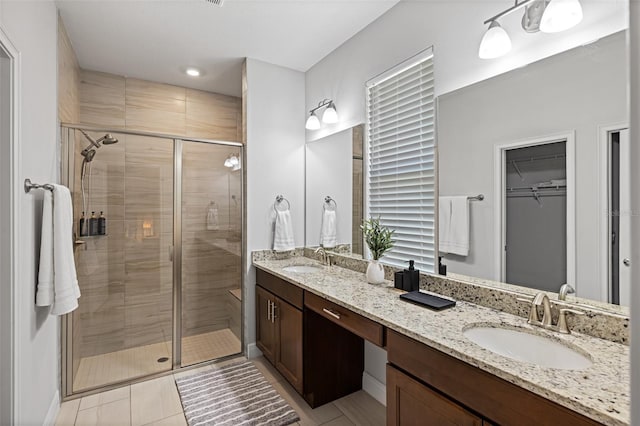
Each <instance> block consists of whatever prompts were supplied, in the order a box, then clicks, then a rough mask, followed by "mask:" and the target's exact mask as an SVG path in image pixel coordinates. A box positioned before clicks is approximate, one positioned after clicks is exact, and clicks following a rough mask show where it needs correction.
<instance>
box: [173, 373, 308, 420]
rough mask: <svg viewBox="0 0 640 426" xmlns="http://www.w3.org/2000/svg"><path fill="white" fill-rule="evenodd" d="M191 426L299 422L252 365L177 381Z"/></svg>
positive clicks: (296, 416) (201, 374) (288, 406)
mask: <svg viewBox="0 0 640 426" xmlns="http://www.w3.org/2000/svg"><path fill="white" fill-rule="evenodd" d="M176 385H178V392H179V393H180V399H181V400H182V407H183V408H184V414H185V417H186V418H187V422H188V423H189V426H201V425H216V426H218V425H220V426H224V425H229V426H231V425H233V426H237V425H243V426H245V425H246V426H257V425H269V426H285V425H289V424H291V423H295V422H297V421H298V420H300V418H299V417H298V414H297V413H296V412H295V411H294V410H293V408H291V406H290V405H289V404H287V402H286V401H285V400H284V399H283V398H282V397H281V396H280V394H278V392H277V391H276V390H275V389H274V388H273V387H272V386H271V385H270V384H269V382H267V380H266V379H265V378H264V376H263V375H262V373H260V371H258V369H257V368H256V367H255V366H254V365H253V363H251V362H250V361H245V362H240V363H237V364H232V365H227V366H226V367H222V368H219V369H215V370H211V371H205V372H202V373H198V374H195V375H193V376H189V377H184V378H181V379H176Z"/></svg>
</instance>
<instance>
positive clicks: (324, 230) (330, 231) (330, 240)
mask: <svg viewBox="0 0 640 426" xmlns="http://www.w3.org/2000/svg"><path fill="white" fill-rule="evenodd" d="M336 228H337V226H336V212H335V210H327V209H324V213H323V214H322V227H321V230H320V245H321V246H322V247H326V248H334V247H335V246H336V243H337V239H338V238H337V232H338V231H337V229H336Z"/></svg>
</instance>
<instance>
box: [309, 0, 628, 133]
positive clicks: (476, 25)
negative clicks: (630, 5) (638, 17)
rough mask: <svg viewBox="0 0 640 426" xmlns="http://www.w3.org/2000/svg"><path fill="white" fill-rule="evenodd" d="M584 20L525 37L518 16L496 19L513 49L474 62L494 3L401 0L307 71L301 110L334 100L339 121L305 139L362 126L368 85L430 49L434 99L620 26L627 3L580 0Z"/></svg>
mask: <svg viewBox="0 0 640 426" xmlns="http://www.w3.org/2000/svg"><path fill="white" fill-rule="evenodd" d="M581 3H582V5H583V11H584V19H583V21H582V22H581V23H580V24H579V25H578V26H577V27H575V28H573V29H572V30H570V31H566V32H563V33H558V34H543V33H537V34H533V35H531V34H526V33H525V32H524V31H522V29H521V28H520V27H519V25H520V19H521V17H522V14H521V13H515V14H513V15H511V16H509V17H507V18H505V19H503V20H502V21H501V23H502V25H503V27H504V28H505V29H506V30H507V31H509V34H510V36H511V39H512V43H513V50H512V51H511V52H510V53H509V54H508V55H506V56H504V57H502V58H499V59H494V60H482V59H479V58H478V53H477V52H478V46H479V44H480V40H481V39H482V35H483V34H484V31H485V30H486V26H484V25H483V24H482V23H483V21H484V20H485V19H487V18H489V17H491V16H493V15H495V14H496V13H498V12H500V11H501V10H503V9H504V8H506V7H508V6H509V3H508V2H498V1H468V0H447V1H437V2H436V1H427V0H422V1H408V2H407V1H405V2H400V3H398V4H397V5H396V6H394V7H393V8H392V9H390V10H389V12H387V13H385V14H384V15H382V16H381V17H380V18H378V19H377V20H376V21H375V22H373V23H372V24H371V25H369V26H367V27H366V28H365V29H364V30H362V31H361V32H359V33H358V34H356V35H355V36H354V37H352V38H351V39H350V40H348V41H347V42H345V43H344V44H343V45H342V46H340V47H339V48H338V49H336V50H335V51H333V52H332V53H331V54H329V55H328V56H326V57H325V58H324V59H322V60H321V61H320V62H318V63H317V64H316V65H314V66H313V67H312V68H311V69H310V70H309V71H308V72H307V73H306V93H307V96H306V104H307V110H309V109H311V108H313V106H315V105H317V103H318V102H319V101H320V100H322V99H324V98H330V99H333V100H334V101H335V103H336V107H337V110H338V113H339V114H340V122H339V123H337V124H335V125H332V126H323V128H322V129H320V130H316V131H307V140H308V141H309V140H315V139H318V138H320V137H323V136H325V135H327V134H331V133H335V132H336V131H339V130H342V129H346V128H348V127H352V126H354V125H356V124H359V123H363V122H364V121H365V118H366V114H365V87H364V84H365V82H366V81H367V80H369V79H371V78H372V77H374V76H376V75H377V74H380V73H381V72H383V71H385V70H387V69H388V68H391V67H393V66H394V65H396V64H398V63H400V62H402V61H403V60H405V59H407V58H409V57H410V56H413V55H415V54H416V53H418V52H419V51H421V50H423V49H425V48H427V47H429V46H432V45H433V46H434V53H435V59H434V62H435V83H436V89H435V90H436V96H437V95H441V94H443V93H447V92H450V91H452V90H455V89H458V88H460V87H464V86H466V85H469V84H472V83H475V82H477V81H481V80H484V79H486V78H489V77H491V76H494V75H497V74H500V73H503V72H506V71H509V70H512V69H515V68H518V67H520V66H522V65H524V64H528V63H531V62H533V61H537V60H539V59H542V58H545V57H548V56H551V55H554V54H556V53H559V52H563V51H565V50H567V49H570V48H572V47H575V46H579V45H581V44H584V43H587V42H590V41H593V40H595V39H597V38H600V37H602V36H605V35H608V34H612V33H614V32H616V31H620V30H622V29H625V28H626V27H627V19H626V10H627V3H626V1H604V2H603V1H598V0H582V1H581Z"/></svg>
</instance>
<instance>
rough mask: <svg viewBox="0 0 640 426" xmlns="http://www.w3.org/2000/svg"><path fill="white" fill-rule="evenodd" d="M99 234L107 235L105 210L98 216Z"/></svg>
mask: <svg viewBox="0 0 640 426" xmlns="http://www.w3.org/2000/svg"><path fill="white" fill-rule="evenodd" d="M98 235H107V218H106V217H104V212H100V217H99V218H98Z"/></svg>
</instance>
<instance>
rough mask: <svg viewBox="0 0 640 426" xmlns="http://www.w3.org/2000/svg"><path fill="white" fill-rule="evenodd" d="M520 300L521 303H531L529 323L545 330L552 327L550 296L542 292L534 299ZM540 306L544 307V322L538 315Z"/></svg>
mask: <svg viewBox="0 0 640 426" xmlns="http://www.w3.org/2000/svg"><path fill="white" fill-rule="evenodd" d="M518 300H519V301H520V302H527V303H531V308H530V309H529V319H528V320H527V323H529V324H533V325H540V326H542V327H545V328H549V327H550V326H551V302H550V301H549V296H547V295H546V294H545V293H543V292H540V293H537V294H536V295H535V296H534V297H533V299H524V298H518ZM538 306H542V320H540V316H539V314H538Z"/></svg>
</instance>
